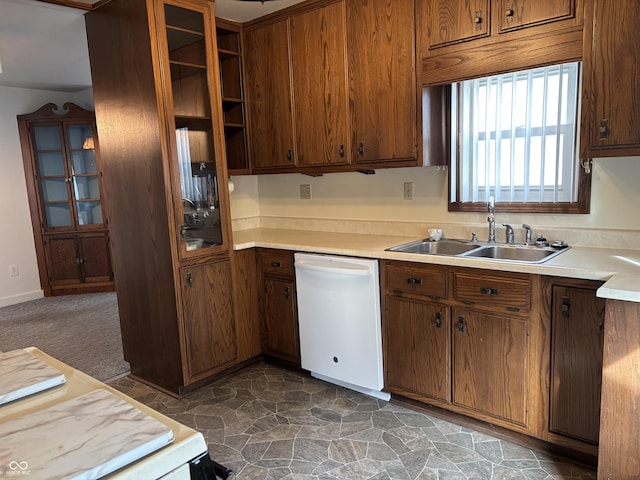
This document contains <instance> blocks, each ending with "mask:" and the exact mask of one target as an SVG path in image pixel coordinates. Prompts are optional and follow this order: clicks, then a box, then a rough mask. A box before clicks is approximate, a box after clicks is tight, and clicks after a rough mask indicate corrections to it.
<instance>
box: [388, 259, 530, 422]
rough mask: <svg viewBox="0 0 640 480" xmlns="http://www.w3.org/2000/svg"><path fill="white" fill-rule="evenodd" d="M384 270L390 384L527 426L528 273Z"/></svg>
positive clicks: (394, 266) (398, 266) (404, 266)
mask: <svg viewBox="0 0 640 480" xmlns="http://www.w3.org/2000/svg"><path fill="white" fill-rule="evenodd" d="M383 272H384V273H383V279H384V282H383V285H384V294H385V316H384V320H383V324H384V334H385V336H384V337H383V344H384V345H385V373H386V376H385V381H386V387H387V388H388V389H389V390H390V391H391V392H392V393H397V394H400V395H403V396H406V397H409V398H413V399H416V400H420V401H423V402H426V403H430V404H433V405H437V406H440V407H443V408H447V409H450V410H454V411H456V412H459V413H463V414H465V415H469V416H474V417H477V418H479V419H482V420H487V421H491V422H492V423H496V424H500V425H502V426H505V427H507V428H516V429H517V430H519V431H526V430H527V429H528V425H529V419H528V416H527V409H528V404H529V402H530V399H529V395H530V389H529V384H530V383H531V380H532V379H533V377H532V376H531V375H530V370H529V363H530V361H531V360H532V359H534V358H535V356H531V352H532V350H531V349H532V345H531V343H530V341H529V337H530V330H531V329H530V310H531V288H532V285H531V283H532V281H531V279H530V277H529V276H527V275H519V274H504V273H498V272H484V271H480V270H472V269H460V268H458V269H454V268H453V267H449V268H446V267H440V266H434V265H420V264H415V263H403V262H385V263H384V270H383Z"/></svg>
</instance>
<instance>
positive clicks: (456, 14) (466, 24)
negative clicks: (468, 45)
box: [421, 0, 491, 48]
mask: <svg viewBox="0 0 640 480" xmlns="http://www.w3.org/2000/svg"><path fill="white" fill-rule="evenodd" d="M422 3H423V6H422V7H421V8H422V9H423V10H422V11H423V12H424V13H423V16H422V18H423V20H425V21H426V24H427V28H428V31H427V35H428V37H429V44H430V46H429V48H434V47H441V46H444V45H449V44H452V43H457V42H461V41H465V40H471V39H473V38H479V37H486V36H488V35H489V33H490V31H489V24H490V19H491V16H490V13H489V5H490V1H489V0H428V1H423V2H422ZM424 4H426V8H425V5H424Z"/></svg>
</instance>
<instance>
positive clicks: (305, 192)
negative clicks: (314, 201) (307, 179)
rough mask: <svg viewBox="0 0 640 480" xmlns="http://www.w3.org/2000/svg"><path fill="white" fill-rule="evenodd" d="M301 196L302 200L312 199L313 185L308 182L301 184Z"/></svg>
mask: <svg viewBox="0 0 640 480" xmlns="http://www.w3.org/2000/svg"><path fill="white" fill-rule="evenodd" d="M300 198H301V199H302V200H311V185H309V184H308V183H301V184H300Z"/></svg>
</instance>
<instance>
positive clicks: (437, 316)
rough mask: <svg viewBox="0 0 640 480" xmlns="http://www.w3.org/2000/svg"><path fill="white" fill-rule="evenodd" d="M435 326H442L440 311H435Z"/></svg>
mask: <svg viewBox="0 0 640 480" xmlns="http://www.w3.org/2000/svg"><path fill="white" fill-rule="evenodd" d="M436 328H442V312H437V313H436Z"/></svg>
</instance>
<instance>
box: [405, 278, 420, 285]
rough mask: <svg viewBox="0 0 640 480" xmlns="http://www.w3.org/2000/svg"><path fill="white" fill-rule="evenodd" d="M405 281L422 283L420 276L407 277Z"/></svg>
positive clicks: (414, 283)
mask: <svg viewBox="0 0 640 480" xmlns="http://www.w3.org/2000/svg"><path fill="white" fill-rule="evenodd" d="M407 283H408V284H409V285H422V279H421V278H413V277H409V278H407Z"/></svg>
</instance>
